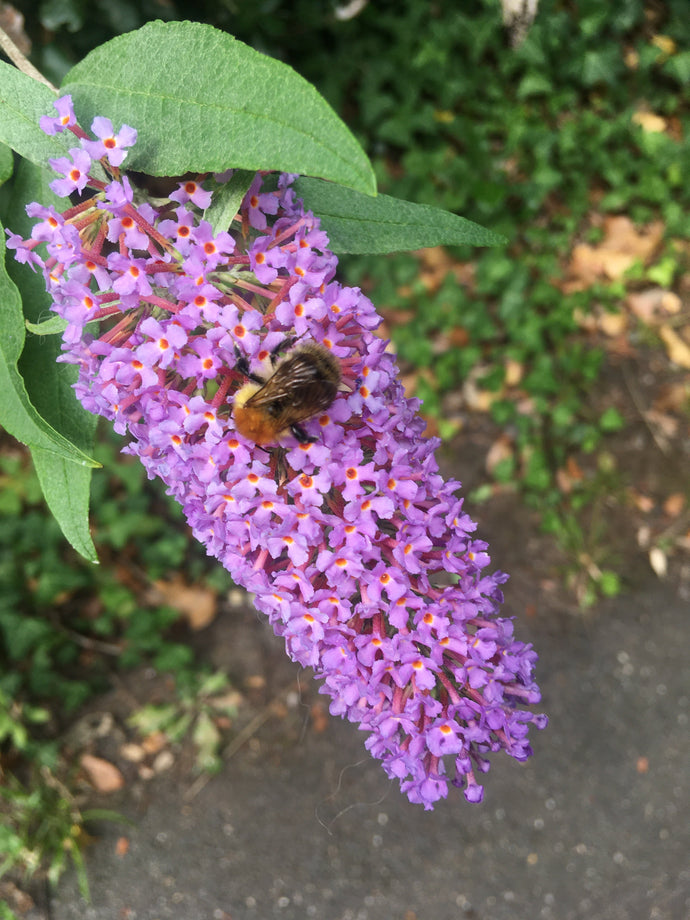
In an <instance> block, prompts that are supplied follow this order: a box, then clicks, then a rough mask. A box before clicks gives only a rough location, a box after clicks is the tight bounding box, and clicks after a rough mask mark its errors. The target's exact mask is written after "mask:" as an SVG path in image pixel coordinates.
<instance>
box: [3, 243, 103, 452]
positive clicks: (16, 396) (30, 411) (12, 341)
mask: <svg viewBox="0 0 690 920" xmlns="http://www.w3.org/2000/svg"><path fill="white" fill-rule="evenodd" d="M0 229H1V228H0ZM23 345H24V317H23V316H22V310H21V299H20V297H19V291H18V290H17V288H16V286H15V285H14V284H13V282H12V281H11V280H10V277H9V275H8V274H7V270H6V268H5V234H4V231H3V232H2V238H1V239H0V391H1V392H2V394H3V398H2V402H1V403H0V424H2V426H3V428H5V429H6V430H7V431H8V432H9V433H10V434H11V435H12V436H13V437H15V438H17V440H18V441H22V442H23V443H24V444H26V445H28V446H29V447H31V448H39V449H42V450H47V451H50V452H52V453H55V454H59V455H60V456H62V457H64V458H65V459H67V460H71V461H72V462H74V463H80V464H82V465H84V466H92V467H95V466H98V465H99V464H98V463H97V462H96V461H95V460H92V459H91V458H90V457H88V456H87V455H86V454H85V453H84V452H83V451H82V450H80V449H79V448H78V447H76V446H75V445H74V444H72V443H70V441H68V440H67V438H65V437H63V436H62V435H61V434H59V433H58V432H57V431H56V430H55V429H54V428H53V427H52V426H51V425H49V424H48V422H46V421H45V419H44V418H42V417H41V416H40V415H39V413H38V412H37V411H36V409H35V408H34V406H33V405H32V402H31V400H30V399H29V394H28V392H27V390H26V387H25V385H24V380H23V378H22V376H21V374H20V373H19V369H18V366H17V362H18V361H19V356H20V354H21V352H22V346H23Z"/></svg>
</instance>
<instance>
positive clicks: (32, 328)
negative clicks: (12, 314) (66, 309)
mask: <svg viewBox="0 0 690 920" xmlns="http://www.w3.org/2000/svg"><path fill="white" fill-rule="evenodd" d="M24 324H25V326H26V328H27V330H28V331H29V332H31V333H32V334H33V335H61V334H62V333H63V331H64V330H65V328H66V326H67V320H65V319H63V318H62V317H61V316H51V317H50V319H44V320H42V321H41V322H40V323H32V322H31V321H30V320H28V319H27V320H25V323H24Z"/></svg>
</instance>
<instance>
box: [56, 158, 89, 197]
mask: <svg viewBox="0 0 690 920" xmlns="http://www.w3.org/2000/svg"><path fill="white" fill-rule="evenodd" d="M69 153H70V156H69V157H57V159H54V160H49V161H48V162H49V164H50V166H51V167H52V169H53V170H54V171H55V172H56V173H59V174H60V175H62V176H64V178H63V179H55V180H54V181H53V182H51V183H50V188H51V189H52V191H54V192H55V194H56V195H58V197H60V198H67V197H68V196H69V195H71V194H72V192H83V191H84V189H85V188H86V183H87V182H88V180H89V170H90V169H91V162H92V160H91V157H90V156H89V154H88V153H87V152H86V151H85V150H81V149H80V148H79V147H73V148H72V149H71V150H70V152H69ZM70 157H71V159H70Z"/></svg>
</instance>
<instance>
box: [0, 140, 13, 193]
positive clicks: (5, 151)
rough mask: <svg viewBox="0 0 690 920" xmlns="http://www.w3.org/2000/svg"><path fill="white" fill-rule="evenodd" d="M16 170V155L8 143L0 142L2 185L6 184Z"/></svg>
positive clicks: (0, 181)
mask: <svg viewBox="0 0 690 920" xmlns="http://www.w3.org/2000/svg"><path fill="white" fill-rule="evenodd" d="M13 171H14V157H13V156H12V151H11V150H10V148H9V147H8V146H7V144H0V185H4V184H5V182H7V180H8V179H9V178H10V176H11V175H12V172H13Z"/></svg>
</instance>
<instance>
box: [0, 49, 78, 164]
mask: <svg viewBox="0 0 690 920" xmlns="http://www.w3.org/2000/svg"><path fill="white" fill-rule="evenodd" d="M55 99H56V96H55V93H54V92H53V91H52V90H51V89H49V88H48V87H47V86H46V85H45V84H43V83H40V82H39V81H38V80H33V79H32V78H31V77H27V75H26V74H24V73H22V72H21V71H19V70H17V68H16V67H11V66H10V65H9V64H5V63H4V62H2V61H0V141H2V142H3V143H5V144H7V145H8V147H11V148H12V149H13V150H16V151H17V153H19V154H21V156H23V157H25V158H26V159H27V160H30V161H31V162H32V163H36V164H38V165H39V166H45V165H46V164H47V163H48V160H49V158H50V157H62V156H64V155H65V154H66V153H67V151H68V150H69V148H70V147H77V146H78V143H77V139H76V138H75V136H74V135H73V134H72V133H71V132H70V131H66V132H64V133H63V134H56V135H55V136H54V137H48V135H47V134H44V133H43V131H41V129H40V128H39V126H38V120H39V118H40V117H41V115H48V114H51V113H52V114H53V115H54V114H55V110H54V109H53V103H54V102H55Z"/></svg>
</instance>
